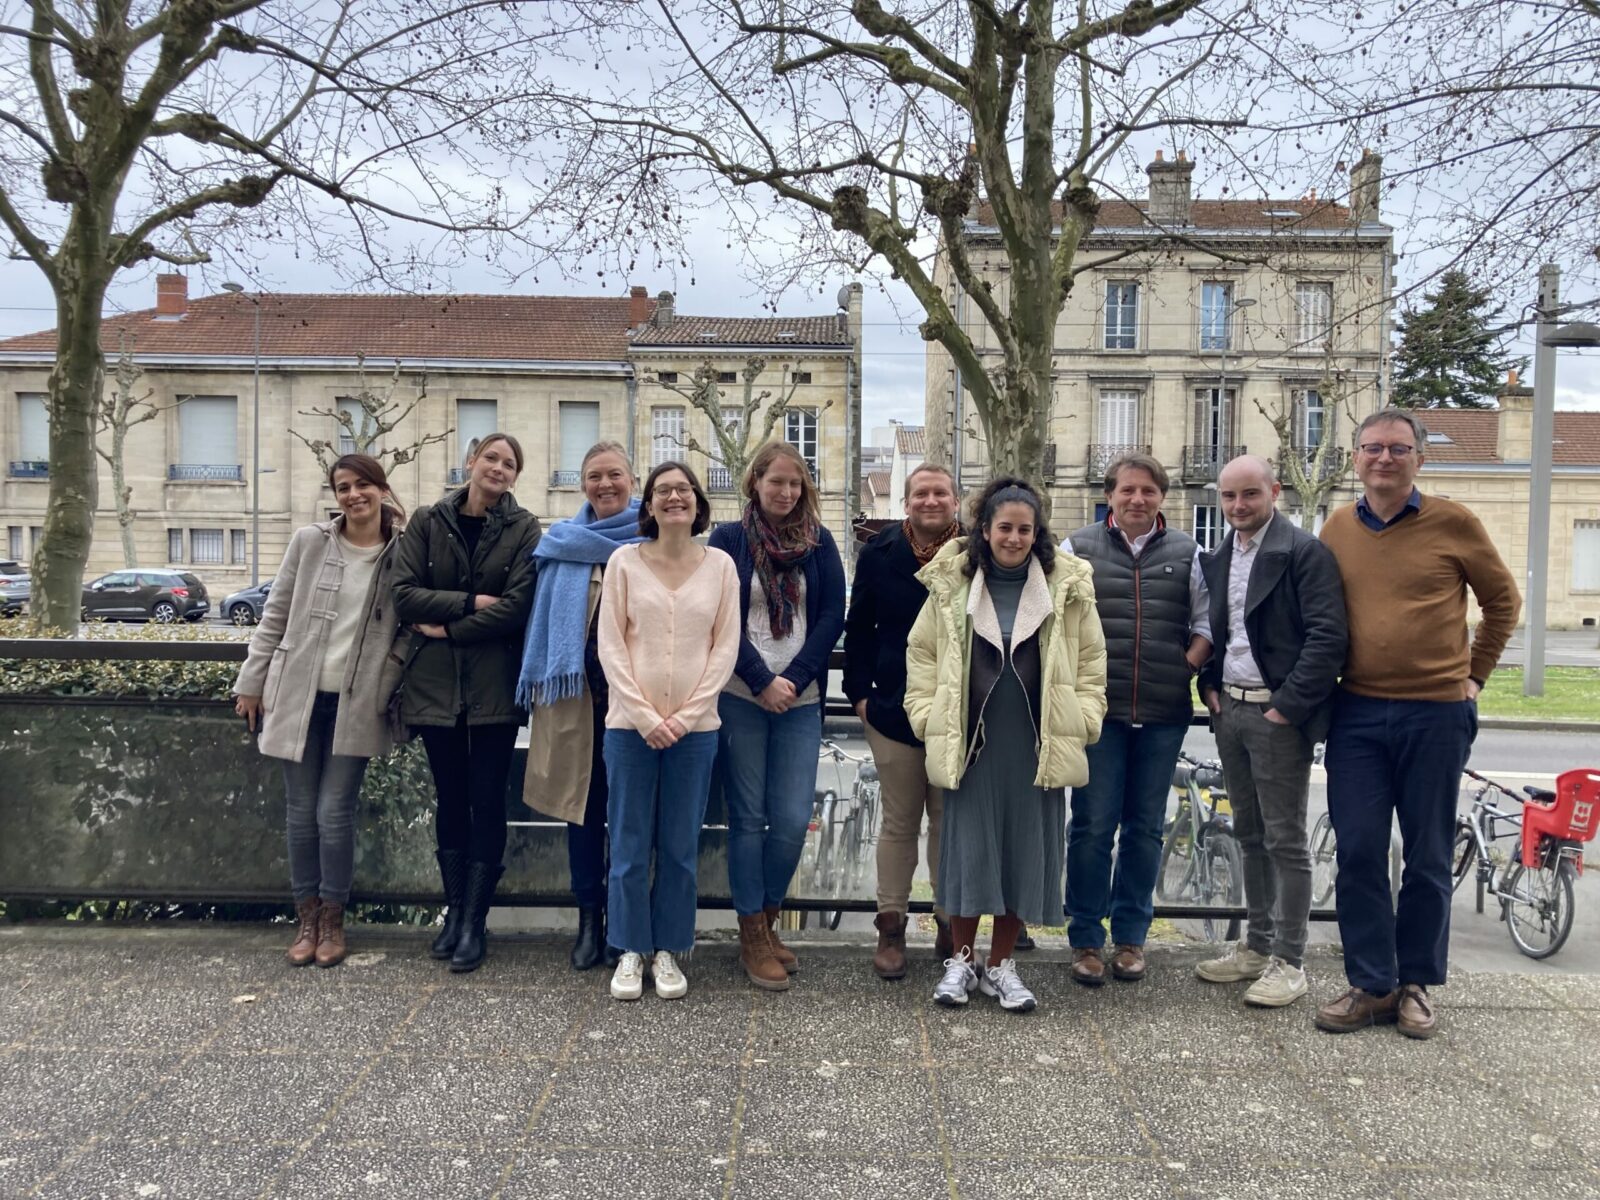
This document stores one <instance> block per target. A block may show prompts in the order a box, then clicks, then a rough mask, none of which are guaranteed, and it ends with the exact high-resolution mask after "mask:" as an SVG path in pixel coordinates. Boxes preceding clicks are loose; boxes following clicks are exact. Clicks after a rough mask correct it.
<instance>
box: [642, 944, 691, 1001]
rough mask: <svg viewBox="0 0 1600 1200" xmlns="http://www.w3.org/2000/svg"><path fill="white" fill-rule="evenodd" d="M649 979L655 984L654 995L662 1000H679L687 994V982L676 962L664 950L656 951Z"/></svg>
mask: <svg viewBox="0 0 1600 1200" xmlns="http://www.w3.org/2000/svg"><path fill="white" fill-rule="evenodd" d="M650 977H651V978H652V979H654V980H655V983H656V995H658V996H660V997H661V998H662V999H663V1000H680V999H682V998H683V997H684V996H687V995H688V994H689V980H688V979H687V978H686V977H685V976H684V973H683V971H682V970H680V969H679V967H678V960H677V959H675V958H673V957H672V955H670V954H668V953H667V952H666V951H665V950H657V951H656V957H655V961H654V962H653V963H652V964H651V966H650Z"/></svg>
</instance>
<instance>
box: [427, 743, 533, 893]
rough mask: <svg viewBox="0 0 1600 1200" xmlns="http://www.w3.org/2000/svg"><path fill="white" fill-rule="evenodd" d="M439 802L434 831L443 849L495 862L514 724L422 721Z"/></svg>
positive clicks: (502, 839)
mask: <svg viewBox="0 0 1600 1200" xmlns="http://www.w3.org/2000/svg"><path fill="white" fill-rule="evenodd" d="M417 732H418V733H419V734H420V735H421V736H422V747H423V749H424V750H426V751H427V752H428V767H429V769H430V770H432V772H433V786H434V790H435V791H437V792H438V793H439V807H438V810H437V812H436V813H435V816H434V826H433V828H434V836H435V837H436V838H437V839H438V843H439V849H441V850H465V851H466V852H467V857H468V858H470V859H472V860H473V861H474V862H482V863H493V864H494V865H495V866H499V865H500V863H501V861H502V860H503V859H504V858H505V855H506V775H507V774H508V773H509V772H510V770H511V751H512V749H513V748H514V747H515V746H516V744H517V727H516V726H515V725H468V724H467V720H466V718H465V717H462V718H461V719H460V720H459V721H457V722H456V723H455V725H454V726H449V725H423V726H420V727H419V728H418V730H417Z"/></svg>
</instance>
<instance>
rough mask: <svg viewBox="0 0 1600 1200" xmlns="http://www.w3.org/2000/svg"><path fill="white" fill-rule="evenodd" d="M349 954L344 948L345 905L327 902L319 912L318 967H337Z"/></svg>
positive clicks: (324, 902)
mask: <svg viewBox="0 0 1600 1200" xmlns="http://www.w3.org/2000/svg"><path fill="white" fill-rule="evenodd" d="M346 953H347V951H346V950H345V947H344V905H342V904H330V903H328V902H327V901H326V900H324V901H323V902H322V907H321V908H319V909H318V910H317V966H319V967H337V966H338V965H339V964H340V963H342V962H343V961H344V956H345V954H346Z"/></svg>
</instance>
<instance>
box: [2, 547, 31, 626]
mask: <svg viewBox="0 0 1600 1200" xmlns="http://www.w3.org/2000/svg"><path fill="white" fill-rule="evenodd" d="M32 595H33V585H32V584H31V583H30V582H29V580H28V569H27V568H26V567H24V566H23V565H22V564H21V563H19V562H15V561H13V560H12V559H9V558H0V617H14V616H16V615H17V614H18V613H19V612H21V611H22V610H23V609H24V608H26V607H27V606H28V598H29V597H30V596H32Z"/></svg>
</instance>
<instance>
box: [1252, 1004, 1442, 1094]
mask: <svg viewBox="0 0 1600 1200" xmlns="http://www.w3.org/2000/svg"><path fill="white" fill-rule="evenodd" d="M1302 1003H1303V1002H1302ZM1314 1012H1315V1010H1314V1009H1313V1008H1311V1007H1310V1006H1309V1005H1307V1006H1306V1007H1304V1008H1301V1007H1300V1006H1299V1005H1296V1007H1295V1012H1294V1015H1293V1016H1292V1017H1290V1019H1289V1023H1287V1024H1285V1025H1284V1026H1283V1028H1282V1030H1281V1037H1280V1038H1279V1040H1278V1042H1277V1046H1278V1051H1279V1054H1280V1055H1281V1056H1282V1058H1283V1060H1284V1061H1285V1062H1286V1063H1288V1064H1289V1065H1290V1066H1291V1068H1293V1069H1294V1070H1297V1071H1299V1072H1301V1073H1302V1074H1304V1075H1305V1077H1306V1078H1308V1079H1312V1080H1316V1079H1321V1078H1323V1077H1325V1076H1328V1075H1338V1076H1341V1077H1342V1076H1351V1075H1353V1076H1359V1077H1362V1078H1367V1077H1378V1076H1381V1077H1383V1078H1394V1079H1416V1078H1424V1077H1429V1076H1439V1075H1446V1076H1453V1075H1456V1074H1459V1073H1460V1071H1461V1060H1460V1058H1459V1057H1458V1056H1457V1055H1456V1054H1454V1053H1452V1051H1454V1050H1456V1049H1457V1048H1458V1047H1459V1046H1460V1044H1461V1033H1460V1030H1459V1029H1452V1024H1453V1021H1454V1019H1455V1018H1448V1017H1447V1016H1446V1015H1445V1014H1443V1013H1441V1015H1440V1024H1439V1032H1438V1034H1437V1035H1435V1036H1434V1037H1432V1038H1429V1039H1428V1040H1426V1041H1422V1040H1419V1039H1417V1038H1408V1037H1404V1036H1402V1035H1401V1034H1400V1032H1399V1031H1398V1030H1397V1029H1396V1028H1395V1027H1394V1026H1393V1025H1379V1026H1374V1027H1372V1028H1370V1029H1357V1030H1355V1031H1353V1032H1351V1033H1325V1032H1324V1031H1322V1030H1320V1029H1318V1028H1317V1027H1316V1026H1315V1025H1314V1024H1312V1017H1313V1014H1314ZM1460 1015H1461V1014H1459V1013H1458V1014H1457V1016H1460Z"/></svg>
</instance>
